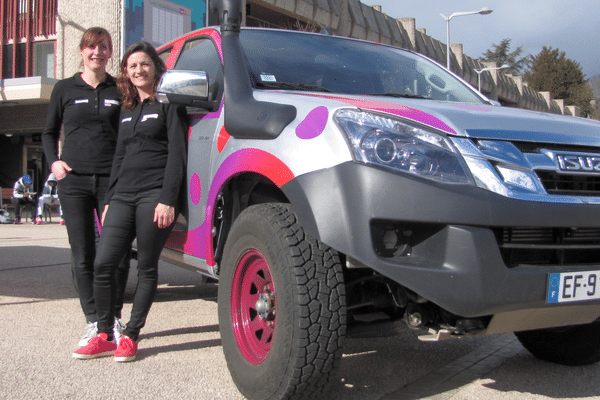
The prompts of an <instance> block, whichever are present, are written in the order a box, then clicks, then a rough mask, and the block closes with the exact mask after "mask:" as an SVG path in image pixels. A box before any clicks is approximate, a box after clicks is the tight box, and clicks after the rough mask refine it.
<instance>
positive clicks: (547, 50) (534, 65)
mask: <svg viewBox="0 0 600 400" xmlns="http://www.w3.org/2000/svg"><path fill="white" fill-rule="evenodd" d="M527 62H528V70H527V71H526V72H525V75H524V76H523V78H524V79H525V81H526V82H527V83H528V84H529V87H530V88H532V89H533V90H537V91H539V92H550V95H551V96H552V98H553V99H562V100H564V101H565V105H569V106H571V105H574V106H577V107H579V109H580V111H581V115H582V116H584V117H587V116H588V115H591V114H592V113H593V110H592V108H593V107H592V104H591V101H592V100H593V99H594V96H593V92H592V90H591V87H590V85H589V84H588V83H587V82H586V80H585V75H584V74H583V72H582V70H581V66H580V65H579V63H578V62H576V61H573V60H571V59H569V58H567V57H566V54H565V52H564V51H560V50H558V49H552V47H546V46H544V48H543V49H542V51H541V52H540V53H539V54H538V55H536V56H534V55H530V56H529V59H528V60H527Z"/></svg>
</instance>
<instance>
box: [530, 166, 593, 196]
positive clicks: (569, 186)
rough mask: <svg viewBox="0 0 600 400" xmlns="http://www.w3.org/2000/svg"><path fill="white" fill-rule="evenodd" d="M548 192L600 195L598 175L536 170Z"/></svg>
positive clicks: (569, 194) (571, 194) (572, 194)
mask: <svg viewBox="0 0 600 400" xmlns="http://www.w3.org/2000/svg"><path fill="white" fill-rule="evenodd" d="M536 173H537V175H538V177H539V178H540V180H541V181H542V184H543V185H544V188H545V189H546V192H548V193H549V194H557V195H567V196H600V176H590V175H575V174H558V173H556V172H552V171H536Z"/></svg>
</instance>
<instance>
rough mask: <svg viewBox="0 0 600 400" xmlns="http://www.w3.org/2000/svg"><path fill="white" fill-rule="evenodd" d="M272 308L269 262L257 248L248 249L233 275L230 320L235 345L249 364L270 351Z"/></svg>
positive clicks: (272, 298) (272, 328) (272, 291)
mask: <svg viewBox="0 0 600 400" xmlns="http://www.w3.org/2000/svg"><path fill="white" fill-rule="evenodd" d="M276 311H277V307H276V302H275V286H274V284H273V279H272V277H271V270H270V269H269V265H268V264H267V261H266V260H265V258H264V257H263V256H262V254H260V253H259V252H258V251H256V250H248V251H247V252H245V253H244V254H243V255H242V257H241V258H240V259H239V261H238V264H237V268H236V270H235V274H234V276H233V282H232V287H231V322H232V326H233V333H234V335H235V339H236V342H237V345H238V348H239V349H240V352H241V353H242V355H243V356H244V358H245V359H246V360H247V361H248V362H249V363H251V364H260V363H261V362H262V361H263V360H264V359H265V358H266V357H267V355H268V354H269V351H270V350H271V345H272V344H273V337H274V334H275V325H276V314H277V313H276Z"/></svg>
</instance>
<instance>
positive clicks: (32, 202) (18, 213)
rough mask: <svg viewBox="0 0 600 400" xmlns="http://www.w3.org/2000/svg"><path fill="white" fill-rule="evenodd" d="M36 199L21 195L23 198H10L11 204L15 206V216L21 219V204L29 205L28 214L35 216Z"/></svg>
mask: <svg viewBox="0 0 600 400" xmlns="http://www.w3.org/2000/svg"><path fill="white" fill-rule="evenodd" d="M36 203H37V202H36V201H35V199H33V198H31V197H23V198H15V197H13V198H12V204H13V206H15V218H16V219H21V206H25V207H27V205H29V207H30V211H29V215H30V216H31V217H32V218H33V217H35V211H34V210H35V205H36Z"/></svg>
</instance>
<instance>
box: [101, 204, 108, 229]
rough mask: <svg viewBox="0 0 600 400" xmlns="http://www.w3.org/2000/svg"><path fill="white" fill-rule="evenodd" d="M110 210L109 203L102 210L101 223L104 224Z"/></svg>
mask: <svg viewBox="0 0 600 400" xmlns="http://www.w3.org/2000/svg"><path fill="white" fill-rule="evenodd" d="M107 212H108V204H106V205H104V210H102V217H101V218H100V225H101V226H104V218H106V213H107Z"/></svg>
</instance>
